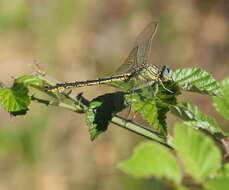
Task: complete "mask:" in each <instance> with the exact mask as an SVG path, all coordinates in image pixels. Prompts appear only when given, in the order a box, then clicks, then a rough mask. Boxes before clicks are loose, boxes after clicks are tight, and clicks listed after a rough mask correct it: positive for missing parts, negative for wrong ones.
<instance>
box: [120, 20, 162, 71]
mask: <svg viewBox="0 0 229 190" xmlns="http://www.w3.org/2000/svg"><path fill="white" fill-rule="evenodd" d="M157 27H158V23H157V22H151V23H150V24H148V25H147V26H146V27H145V29H144V30H143V31H142V32H141V33H140V34H139V35H138V37H137V40H136V42H135V44H134V48H133V49H132V50H131V52H130V54H129V56H128V57H127V59H126V60H125V62H124V63H123V64H122V65H121V66H120V67H119V68H118V69H117V71H116V73H117V74H123V73H129V72H133V71H134V70H135V69H136V68H138V67H140V66H141V65H145V64H147V63H148V58H149V51H150V50H151V44H152V40H153V38H154V36H155V34H156V31H157Z"/></svg>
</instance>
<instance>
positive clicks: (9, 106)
mask: <svg viewBox="0 0 229 190" xmlns="http://www.w3.org/2000/svg"><path fill="white" fill-rule="evenodd" d="M0 104H1V105H2V106H3V108H4V109H5V110H6V111H7V112H9V113H11V114H13V115H20V114H25V113H26V111H27V110H28V106H29V104H30V98H29V95H28V89H27V88H26V87H25V86H24V85H21V84H17V83H15V84H14V85H13V87H12V88H0Z"/></svg>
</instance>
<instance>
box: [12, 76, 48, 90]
mask: <svg viewBox="0 0 229 190" xmlns="http://www.w3.org/2000/svg"><path fill="white" fill-rule="evenodd" d="M14 83H22V84H24V85H25V86H26V87H27V86H35V87H42V86H43V84H44V81H43V80H41V79H40V78H39V77H37V76H35V75H24V76H21V77H19V78H17V79H16V80H15V81H14Z"/></svg>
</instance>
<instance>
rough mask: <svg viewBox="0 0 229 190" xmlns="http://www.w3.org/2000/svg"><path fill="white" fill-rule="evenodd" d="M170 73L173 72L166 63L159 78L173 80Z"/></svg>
mask: <svg viewBox="0 0 229 190" xmlns="http://www.w3.org/2000/svg"><path fill="white" fill-rule="evenodd" d="M172 74H173V72H172V70H171V69H170V68H169V67H167V66H166V65H165V66H163V68H162V71H161V78H162V80H163V81H171V80H173V78H172Z"/></svg>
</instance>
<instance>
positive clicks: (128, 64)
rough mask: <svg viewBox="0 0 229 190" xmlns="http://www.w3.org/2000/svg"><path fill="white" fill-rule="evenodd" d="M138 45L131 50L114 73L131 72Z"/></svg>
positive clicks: (135, 62)
mask: <svg viewBox="0 0 229 190" xmlns="http://www.w3.org/2000/svg"><path fill="white" fill-rule="evenodd" d="M137 53H138V47H135V48H133V49H132V50H131V52H130V53H129V55H128V57H127V58H126V60H125V61H124V63H123V64H122V65H121V66H120V67H119V68H118V69H117V70H116V72H115V73H116V74H124V73H131V72H132V71H133V69H134V67H135V66H136V65H137Z"/></svg>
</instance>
